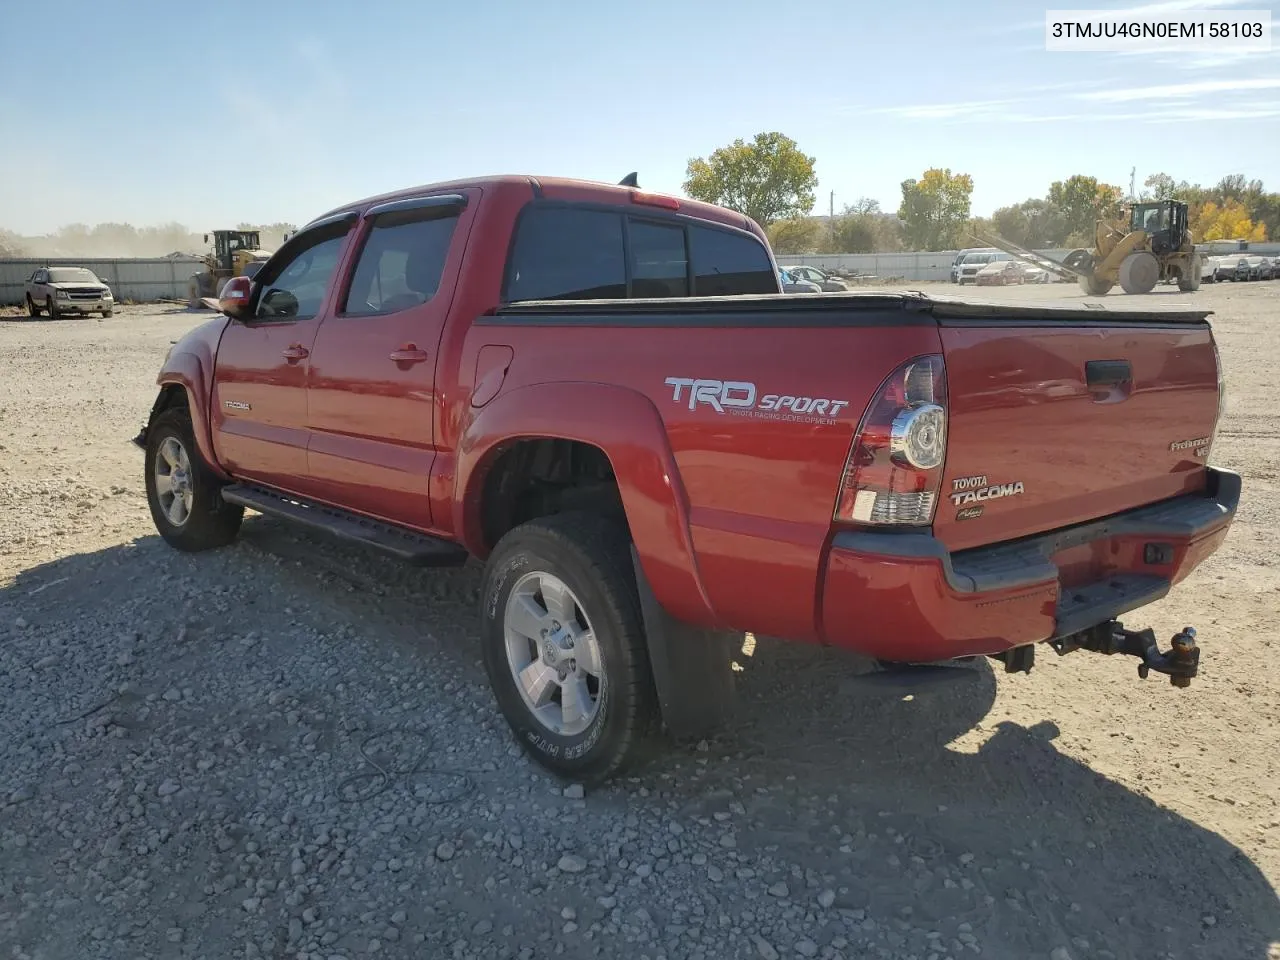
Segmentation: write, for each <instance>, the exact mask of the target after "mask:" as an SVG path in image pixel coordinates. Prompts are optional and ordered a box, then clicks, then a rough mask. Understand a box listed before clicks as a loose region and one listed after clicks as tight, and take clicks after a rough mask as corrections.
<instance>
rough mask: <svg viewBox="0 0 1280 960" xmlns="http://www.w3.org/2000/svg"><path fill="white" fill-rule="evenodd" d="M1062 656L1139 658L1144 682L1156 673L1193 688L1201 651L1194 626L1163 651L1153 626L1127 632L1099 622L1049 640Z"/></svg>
mask: <svg viewBox="0 0 1280 960" xmlns="http://www.w3.org/2000/svg"><path fill="white" fill-rule="evenodd" d="M1049 643H1050V645H1051V646H1052V647H1053V649H1054V650H1055V651H1056V652H1057V654H1058V655H1059V656H1064V655H1066V654H1068V653H1071V652H1072V651H1073V650H1092V651H1093V652H1094V653H1105V654H1108V655H1110V654H1113V653H1119V654H1123V655H1125V656H1130V657H1137V658H1138V659H1140V660H1141V661H1142V662H1141V663H1140V664H1138V676H1139V677H1141V678H1142V679H1143V680H1145V679H1147V675H1148V674H1149V673H1150V672H1151V671H1152V670H1154V671H1155V672H1156V673H1163V674H1165V675H1167V676H1168V677H1169V683H1171V684H1172V685H1173V686H1175V687H1189V686H1191V678H1192V677H1194V676H1195V675H1196V674H1197V673H1198V672H1199V669H1200V648H1199V647H1198V646H1197V645H1196V631H1195V628H1194V627H1184V628H1183V629H1182V632H1181V633H1177V634H1175V635H1174V637H1173V639H1172V640H1171V641H1170V642H1169V650H1168V651H1166V652H1163V653H1162V652H1161V650H1160V644H1159V643H1158V642H1157V641H1156V633H1155V631H1154V630H1152V629H1151V628H1150V627H1147V628H1146V629H1145V630H1126V629H1125V628H1124V624H1122V623H1120V621H1118V620H1112V621H1109V622H1107V623H1100V624H1098V625H1097V626H1096V627H1091V628H1090V629H1088V630H1082V631H1080V632H1079V633H1074V634H1071V635H1070V636H1066V637H1059V638H1058V639H1055V640H1050V641H1049Z"/></svg>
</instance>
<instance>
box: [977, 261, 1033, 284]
mask: <svg viewBox="0 0 1280 960" xmlns="http://www.w3.org/2000/svg"><path fill="white" fill-rule="evenodd" d="M973 282H974V284H976V285H977V286H979V287H988V286H1006V285H1008V284H1011V283H1023V282H1025V281H1024V280H1023V272H1022V264H1020V263H1018V261H1016V260H992V261H991V262H990V263H988V264H987V265H986V266H984V267H983V268H982V269H981V270H979V271H978V272H977V273H976V274H974V276H973Z"/></svg>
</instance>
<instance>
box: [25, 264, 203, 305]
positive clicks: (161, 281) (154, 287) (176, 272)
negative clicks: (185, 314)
mask: <svg viewBox="0 0 1280 960" xmlns="http://www.w3.org/2000/svg"><path fill="white" fill-rule="evenodd" d="M58 266H67V267H86V268H88V269H89V270H92V271H93V272H94V273H95V274H96V275H97V276H98V278H99V279H101V280H102V281H103V282H104V283H106V285H107V286H109V287H110V288H111V293H112V295H113V296H114V297H115V298H116V299H117V300H137V301H148V300H169V299H180V300H185V299H186V298H187V283H188V281H189V280H190V279H191V275H192V274H193V273H199V272H200V270H201V269H202V268H203V266H204V262H203V261H201V260H197V259H195V258H187V257H175V258H172V259H170V258H168V257H161V258H157V259H154V260H133V259H92V258H90V259H77V258H74V257H62V258H57V259H49V258H41V257H31V258H23V259H12V260H10V259H0V303H22V302H23V298H24V295H25V291H26V284H27V278H28V277H30V276H31V274H32V273H34V272H35V271H36V270H37V269H38V268H40V267H58Z"/></svg>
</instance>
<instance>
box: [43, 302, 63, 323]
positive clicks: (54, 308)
mask: <svg viewBox="0 0 1280 960" xmlns="http://www.w3.org/2000/svg"><path fill="white" fill-rule="evenodd" d="M44 308H45V309H46V310H48V311H49V319H50V320H61V319H62V313H61V312H60V311H59V310H58V302H57V301H56V300H54V299H53V297H46V298H45V301H44Z"/></svg>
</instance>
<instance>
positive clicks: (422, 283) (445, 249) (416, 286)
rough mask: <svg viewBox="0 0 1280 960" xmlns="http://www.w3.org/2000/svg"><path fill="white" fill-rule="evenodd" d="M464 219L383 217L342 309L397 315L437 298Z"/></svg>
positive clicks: (358, 314) (359, 313)
mask: <svg viewBox="0 0 1280 960" xmlns="http://www.w3.org/2000/svg"><path fill="white" fill-rule="evenodd" d="M457 223H458V217H457V215H456V214H454V215H452V216H444V217H441V216H434V217H431V218H430V219H417V220H412V221H409V222H404V221H403V220H391V219H388V220H386V221H378V222H375V223H374V226H373V229H372V230H371V231H370V233H369V238H368V240H367V241H366V242H365V245H364V249H363V250H362V251H361V252H360V259H359V261H358V262H357V263H356V269H355V274H354V276H353V277H352V278H351V288H350V290H348V292H347V299H346V303H345V304H344V305H343V307H342V313H343V314H344V315H346V316H351V317H368V316H376V315H379V314H386V313H395V312H397V311H399V310H407V309H409V308H410V307H416V306H418V305H419V304H423V303H426V302H427V301H428V300H430V299H431V298H432V297H433V296H435V293H436V290H437V288H438V287H439V286H440V277H441V275H442V274H443V273H444V262H445V258H446V257H448V255H449V246H450V244H451V242H452V240H453V229H454V227H455V226H457Z"/></svg>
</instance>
